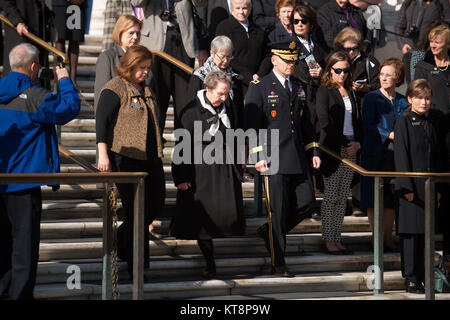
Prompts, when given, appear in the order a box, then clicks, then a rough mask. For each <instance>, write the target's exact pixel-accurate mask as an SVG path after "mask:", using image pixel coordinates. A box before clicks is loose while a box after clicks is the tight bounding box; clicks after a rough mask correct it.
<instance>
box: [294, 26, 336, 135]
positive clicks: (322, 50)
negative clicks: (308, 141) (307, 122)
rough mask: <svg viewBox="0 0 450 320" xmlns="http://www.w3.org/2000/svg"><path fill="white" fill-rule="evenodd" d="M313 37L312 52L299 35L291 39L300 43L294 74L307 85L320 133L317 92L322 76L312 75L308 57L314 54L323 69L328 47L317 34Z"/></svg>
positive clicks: (314, 121) (315, 121) (308, 97)
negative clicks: (307, 60)
mask: <svg viewBox="0 0 450 320" xmlns="http://www.w3.org/2000/svg"><path fill="white" fill-rule="evenodd" d="M311 39H312V42H313V45H314V47H313V50H312V52H310V51H309V50H308V49H307V48H305V46H304V45H303V44H302V43H301V42H300V40H299V39H298V37H297V36H293V37H292V38H291V40H293V41H296V42H297V44H298V47H297V50H298V55H299V57H298V58H299V61H298V63H297V64H296V66H295V69H294V73H293V75H294V76H295V77H296V78H298V79H300V81H302V83H303V84H305V85H306V99H307V105H308V108H309V115H310V116H311V123H312V124H313V125H314V126H315V127H316V133H319V131H320V130H319V128H318V126H317V123H318V122H317V112H316V94H317V90H318V89H319V87H320V78H313V77H311V75H310V74H309V67H308V64H307V62H306V58H307V57H308V56H309V55H310V54H313V55H314V59H315V60H316V62H317V63H318V64H319V65H320V67H321V68H322V69H324V68H325V65H326V56H327V54H328V47H327V46H326V44H325V43H323V42H322V41H320V40H319V39H318V38H317V36H316V35H315V34H314V35H311Z"/></svg>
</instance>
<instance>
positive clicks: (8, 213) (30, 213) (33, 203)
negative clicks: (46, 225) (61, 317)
mask: <svg viewBox="0 0 450 320" xmlns="http://www.w3.org/2000/svg"><path fill="white" fill-rule="evenodd" d="M41 212H42V195H41V188H40V187H37V188H32V189H25V190H20V191H15V192H6V193H0V295H1V296H3V297H9V298H11V299H14V300H18V299H21V300H22V299H33V289H34V285H35V283H36V271H37V265H38V261H39V239H40V222H41Z"/></svg>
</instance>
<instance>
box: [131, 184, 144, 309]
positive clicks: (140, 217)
mask: <svg viewBox="0 0 450 320" xmlns="http://www.w3.org/2000/svg"><path fill="white" fill-rule="evenodd" d="M134 190H135V191H134V213H133V214H134V220H133V224H134V225H133V248H134V249H133V300H142V298H143V297H144V260H143V257H144V210H145V209H144V203H145V199H144V197H145V178H140V179H139V181H138V182H137V184H136V186H135V189H134Z"/></svg>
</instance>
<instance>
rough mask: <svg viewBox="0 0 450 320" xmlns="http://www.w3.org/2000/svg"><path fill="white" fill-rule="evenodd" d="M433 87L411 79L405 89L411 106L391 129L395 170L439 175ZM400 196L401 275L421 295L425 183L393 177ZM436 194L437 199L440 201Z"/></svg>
mask: <svg viewBox="0 0 450 320" xmlns="http://www.w3.org/2000/svg"><path fill="white" fill-rule="evenodd" d="M432 91H433V90H432V88H431V86H430V84H429V83H428V82H427V81H426V80H425V79H419V80H414V81H413V82H411V83H410V84H409V86H408V89H407V90H406V97H407V99H408V102H409V104H410V108H408V109H407V110H406V111H405V113H404V115H403V116H402V117H400V118H399V119H398V120H397V122H396V124H395V129H394V136H395V140H394V159H395V169H396V171H399V172H440V171H441V168H442V165H441V161H440V160H441V159H440V150H439V146H438V138H437V132H436V126H437V125H438V121H439V116H438V114H437V113H436V112H435V110H433V109H430V98H431V96H432ZM395 190H396V192H397V193H398V196H399V208H398V212H397V213H396V228H397V233H398V234H399V236H400V252H401V260H402V276H403V277H404V278H406V280H407V286H406V291H407V292H410V293H423V292H424V288H423V282H424V280H425V263H424V251H425V237H424V229H425V221H424V220H425V214H424V203H425V180H424V179H421V178H396V179H395ZM439 197H440V196H439V194H438V198H439Z"/></svg>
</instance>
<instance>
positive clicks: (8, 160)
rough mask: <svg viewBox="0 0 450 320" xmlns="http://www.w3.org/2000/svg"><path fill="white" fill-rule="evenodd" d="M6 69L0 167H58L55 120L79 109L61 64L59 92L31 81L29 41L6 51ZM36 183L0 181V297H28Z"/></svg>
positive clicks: (36, 236)
mask: <svg viewBox="0 0 450 320" xmlns="http://www.w3.org/2000/svg"><path fill="white" fill-rule="evenodd" d="M9 61H10V65H11V70H12V71H11V72H10V73H9V74H8V75H7V76H6V77H3V78H1V79H0V173H56V172H59V153H58V139H57V135H56V130H55V125H64V124H66V123H67V122H69V121H71V120H72V119H74V118H75V117H76V116H77V115H78V113H79V111H80V98H79V96H78V94H77V92H76V90H75V87H74V85H73V83H72V80H70V78H69V74H68V72H67V70H66V69H65V68H59V67H56V76H57V78H58V85H59V88H60V93H58V94H53V93H51V92H49V91H48V90H46V89H44V88H42V87H40V86H39V85H37V84H36V83H35V82H34V81H36V79H37V75H38V73H39V69H40V65H39V51H38V50H37V49H36V47H34V46H33V45H31V44H29V43H22V44H19V45H17V46H16V47H14V48H13V49H12V50H11V52H10V54H9ZM41 185H42V184H7V185H6V184H0V298H7V299H14V300H16V299H33V289H34V285H35V282H36V270H37V264H38V260H39V240H40V220H41V211H42V196H41V188H40V186H41Z"/></svg>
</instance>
